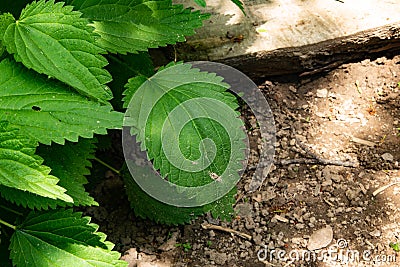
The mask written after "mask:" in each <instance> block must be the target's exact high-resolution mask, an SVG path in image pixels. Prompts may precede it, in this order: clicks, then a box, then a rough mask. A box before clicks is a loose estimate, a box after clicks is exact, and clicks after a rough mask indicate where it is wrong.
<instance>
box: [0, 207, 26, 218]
mask: <svg viewBox="0 0 400 267" xmlns="http://www.w3.org/2000/svg"><path fill="white" fill-rule="evenodd" d="M0 208H1V209H3V210H7V211H9V212H12V213H14V214H17V215H18V216H22V215H23V214H22V213H21V212H18V211H15V210H13V209H10V208H7V207H6V206H3V205H0Z"/></svg>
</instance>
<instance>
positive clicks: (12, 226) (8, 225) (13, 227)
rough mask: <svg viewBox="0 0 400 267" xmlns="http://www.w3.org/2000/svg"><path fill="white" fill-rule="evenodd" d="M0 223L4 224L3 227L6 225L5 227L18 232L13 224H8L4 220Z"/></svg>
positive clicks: (0, 220)
mask: <svg viewBox="0 0 400 267" xmlns="http://www.w3.org/2000/svg"><path fill="white" fill-rule="evenodd" d="M0 223H1V224H3V225H5V226H7V227H10V228H12V229H14V230H17V227H15V226H14V225H12V224H9V223H8V222H5V221H3V220H2V219H0Z"/></svg>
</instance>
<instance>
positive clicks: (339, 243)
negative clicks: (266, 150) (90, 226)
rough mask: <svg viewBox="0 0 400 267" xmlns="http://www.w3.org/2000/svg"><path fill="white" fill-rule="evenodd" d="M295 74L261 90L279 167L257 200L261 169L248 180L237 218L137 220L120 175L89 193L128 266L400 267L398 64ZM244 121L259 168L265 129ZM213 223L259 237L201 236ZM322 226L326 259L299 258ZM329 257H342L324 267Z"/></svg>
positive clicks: (386, 61) (96, 216)
mask: <svg viewBox="0 0 400 267" xmlns="http://www.w3.org/2000/svg"><path fill="white" fill-rule="evenodd" d="M286 78H287V77H283V78H282V77H281V78H280V79H279V80H274V81H262V82H260V83H259V88H260V89H261V90H262V92H263V93H264V95H265V97H266V99H267V101H268V103H269V105H270V106H271V109H272V110H273V113H274V119H275V124H276V136H277V142H276V147H275V149H276V155H275V163H274V166H273V168H272V171H271V172H270V173H269V174H268V176H267V179H266V180H265V182H264V184H263V186H262V187H261V188H260V189H259V190H258V191H257V192H255V193H252V194H249V193H248V192H247V190H245V189H246V185H248V182H249V179H250V178H251V172H246V173H245V177H243V179H242V180H241V182H240V183H239V185H238V188H239V194H238V196H237V203H236V205H235V209H236V210H237V216H236V217H235V218H234V219H233V220H232V222H220V221H215V220H213V219H212V218H210V216H206V215H205V216H203V217H200V218H199V219H197V220H196V221H194V222H193V223H192V224H190V225H183V226H165V225H159V224H155V223H153V222H151V221H148V220H144V219H141V218H136V217H135V216H134V214H133V211H132V210H131V209H130V207H129V202H128V200H127V197H126V196H125V193H124V185H123V182H122V181H121V179H120V178H119V177H118V176H117V175H115V174H113V173H111V172H110V171H106V172H105V173H106V175H105V176H106V179H104V180H103V181H102V182H101V183H99V184H98V185H97V186H96V187H95V188H93V189H92V190H91V191H92V195H93V196H94V197H95V199H96V200H97V201H98V202H99V203H100V207H90V208H88V209H87V210H85V214H87V215H90V216H93V221H94V222H95V223H98V224H99V225H100V230H101V231H103V232H105V233H106V234H107V235H108V239H109V240H110V241H112V242H114V243H115V244H116V249H117V250H119V251H120V252H121V253H122V254H123V255H124V256H123V258H124V259H126V260H127V261H128V262H130V266H252V267H253V266H399V265H400V253H399V252H396V251H395V249H393V248H392V247H391V246H390V245H389V244H391V243H392V244H399V243H400V212H399V210H400V166H399V162H400V87H399V86H398V82H400V56H394V57H391V58H386V57H381V58H377V59H374V60H370V59H366V60H363V61H361V62H356V63H349V64H344V65H341V66H339V67H338V68H337V69H335V70H333V71H330V72H328V73H325V74H323V75H319V76H312V77H294V78H293V77H291V78H290V79H289V78H287V80H286ZM242 114H243V115H244V117H245V118H246V120H247V122H248V124H249V125H251V126H252V127H249V130H248V134H249V137H250V143H253V150H252V151H251V154H250V163H251V164H256V162H257V156H258V150H257V144H259V143H260V140H259V136H260V135H259V132H258V129H257V124H256V121H255V119H254V117H253V115H252V114H251V113H249V112H248V111H247V109H246V107H245V106H244V107H243V112H242ZM117 139H118V138H117ZM115 146H116V147H117V146H118V144H116V145H115ZM115 151H117V152H118V151H120V149H119V148H115ZM120 160H122V159H121V158H120V155H119V156H116V161H120ZM121 162H122V161H121ZM290 163H291V164H290ZM349 166H350V167H349ZM396 183H397V184H396ZM384 186H388V187H387V188H384ZM377 189H380V191H381V192H376V190H377ZM205 223H207V224H214V225H218V226H222V227H224V228H226V229H231V230H236V231H238V232H241V233H244V234H247V235H249V236H250V237H251V239H249V240H248V239H246V238H244V237H241V236H239V235H237V234H231V233H229V232H226V231H221V230H211V229H203V227H202V224H203V225H204V224H205ZM320 229H322V230H321V231H319V233H320V236H319V237H318V238H317V240H319V241H321V242H322V243H324V242H327V243H328V244H327V245H323V246H322V247H321V246H320V247H319V248H318V249H317V250H315V251H314V252H315V253H316V255H317V256H319V258H316V259H312V258H311V259H307V258H305V257H302V255H301V253H300V254H299V253H298V252H301V251H308V249H307V246H310V245H312V244H311V242H315V240H314V236H315V234H316V232H317V231H318V230H320ZM329 229H332V232H330V230H329ZM332 234H333V235H332ZM329 249H331V250H332V251H334V252H335V253H333V254H332V253H331V254H330V255H331V257H325V260H323V257H322V256H323V255H327V253H328V252H329V251H328V250H329ZM260 251H261V252H260ZM279 251H283V254H279V255H281V256H279V255H278V252H279ZM263 253H264V254H263ZM296 253H298V254H296ZM324 253H325V254H324ZM357 253H358V254H357ZM296 255H299V256H298V257H297V258H296ZM357 255H358V257H357ZM258 256H260V257H261V258H259V257H258ZM264 256H265V257H264ZM346 260H347V265H346Z"/></svg>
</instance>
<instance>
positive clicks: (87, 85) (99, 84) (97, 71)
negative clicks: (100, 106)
mask: <svg viewBox="0 0 400 267" xmlns="http://www.w3.org/2000/svg"><path fill="white" fill-rule="evenodd" d="M63 5H64V3H63V2H59V3H54V0H50V1H47V2H46V1H44V0H40V1H38V2H36V1H35V2H32V3H31V4H29V5H27V6H26V7H25V8H24V9H23V10H22V12H21V16H20V18H19V19H18V20H17V21H16V22H15V23H13V24H10V25H9V26H8V27H7V30H6V32H5V34H4V37H3V43H4V45H5V46H6V48H7V51H8V52H9V53H11V54H14V57H15V59H16V60H17V61H18V62H22V63H23V64H24V65H25V66H26V67H28V68H32V69H34V70H35V71H37V72H39V73H44V74H47V75H49V76H51V77H55V78H57V79H58V80H60V81H62V82H64V83H66V84H68V85H70V86H72V87H74V88H75V89H76V90H78V91H79V92H80V93H81V94H83V95H85V96H89V97H91V98H94V99H97V100H99V101H102V102H105V101H106V100H109V99H111V98H112V94H111V91H110V90H109V88H108V87H107V86H106V85H105V84H106V83H108V82H110V81H111V75H110V74H109V73H108V72H107V71H106V70H105V69H103V67H104V66H106V65H107V60H106V59H105V58H104V57H103V56H102V55H100V54H101V53H105V50H103V49H102V48H100V47H99V46H98V45H97V44H96V40H95V34H94V33H93V28H92V27H90V26H88V23H89V21H88V20H87V19H85V18H81V13H80V12H78V11H72V8H73V7H72V6H63Z"/></svg>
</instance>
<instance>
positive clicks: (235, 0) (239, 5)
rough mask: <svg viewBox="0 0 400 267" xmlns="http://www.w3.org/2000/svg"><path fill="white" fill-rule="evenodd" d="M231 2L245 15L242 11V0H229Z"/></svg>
mask: <svg viewBox="0 0 400 267" xmlns="http://www.w3.org/2000/svg"><path fill="white" fill-rule="evenodd" d="M231 1H232V3H234V4H235V5H236V6H237V7H238V8H240V10H241V11H242V12H243V14H245V15H246V13H245V12H244V7H243V2H242V1H240V0H231Z"/></svg>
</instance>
